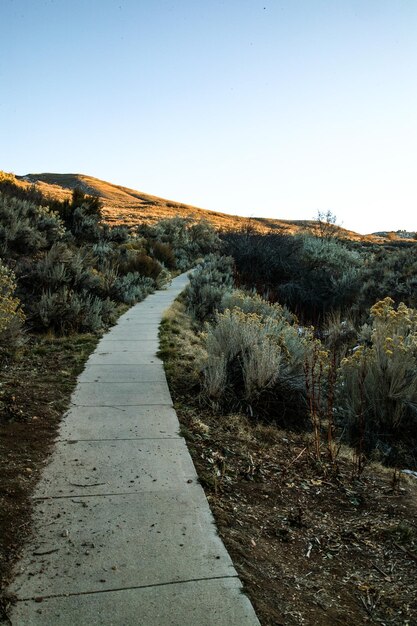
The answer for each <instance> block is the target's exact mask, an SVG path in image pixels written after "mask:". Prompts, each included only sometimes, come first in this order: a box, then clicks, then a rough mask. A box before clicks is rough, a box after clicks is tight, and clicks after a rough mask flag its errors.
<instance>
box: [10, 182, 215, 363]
mask: <svg viewBox="0 0 417 626" xmlns="http://www.w3.org/2000/svg"><path fill="white" fill-rule="evenodd" d="M219 244H220V240H219V238H218V236H217V235H216V233H215V232H214V230H213V229H212V228H211V226H210V225H208V224H207V223H201V224H200V223H194V222H192V220H187V219H179V218H173V219H172V220H163V221H162V222H161V223H160V224H156V225H154V226H152V227H147V226H142V227H139V228H138V229H137V230H136V231H132V230H129V229H128V228H126V227H123V226H117V227H113V228H110V227H109V226H108V225H107V224H105V223H104V222H103V221H102V208H101V202H100V200H99V199H98V198H97V197H94V196H89V195H86V194H85V193H84V192H83V191H82V190H80V189H78V188H77V189H75V190H74V191H73V194H72V199H71V200H69V199H65V200H61V201H58V200H52V199H50V198H46V197H44V196H43V195H42V193H40V191H39V190H38V189H37V188H36V187H30V188H24V189H23V188H21V187H19V185H17V183H16V180H15V179H14V177H13V176H12V175H11V174H4V173H3V174H2V176H1V178H0V257H1V258H2V259H3V264H4V272H10V271H13V272H14V276H15V283H10V280H12V279H11V278H9V279H8V280H9V282H8V291H7V292H5V293H4V294H3V295H2V296H1V297H2V298H3V300H4V307H6V306H7V307H10V304H11V302H12V300H11V298H12V297H13V298H14V300H13V303H14V306H15V309H16V311H17V310H19V311H22V314H21V319H23V315H24V316H25V318H26V326H27V328H29V329H30V330H31V331H34V332H46V331H50V330H51V331H53V332H55V333H58V334H62V335H65V334H68V333H71V332H96V331H98V330H100V329H102V328H105V327H106V326H108V325H109V324H111V323H112V322H114V320H115V317H116V315H117V311H118V308H119V307H120V305H121V304H128V305H131V304H134V303H135V302H138V301H139V300H141V299H143V298H144V297H145V296H146V294H148V293H150V292H151V291H153V290H154V289H155V288H156V287H158V286H161V285H162V284H164V283H165V282H167V281H168V280H169V278H170V272H175V271H182V270H184V269H187V268H188V267H190V266H191V265H192V264H193V263H194V262H195V261H196V259H197V258H198V257H201V256H203V255H205V254H207V253H209V252H211V251H215V250H217V249H218V247H219ZM4 276H5V275H4ZM10 276H11V274H10ZM2 277H3V274H2ZM4 280H6V279H5V278H4ZM12 284H13V290H12V291H13V293H11V285H12ZM5 288H6V287H5ZM13 319H17V313H16V315H15V316H14V318H13ZM12 325H13V328H14V331H13V332H14V334H15V335H16V333H18V325H17V323H16V321H13V322H12V320H11V319H10V320H9V322H8V329H9V330H8V332H9V334H10V333H11V327H12ZM6 343H8V345H9V346H11V343H10V341H9V340H8V341H7V342H6V341H4V342H2V346H3V348H2V350H3V352H4V351H5V348H4V346H5V345H6Z"/></svg>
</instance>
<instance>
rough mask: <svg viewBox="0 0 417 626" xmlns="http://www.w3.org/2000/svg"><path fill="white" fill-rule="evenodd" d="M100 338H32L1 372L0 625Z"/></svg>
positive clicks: (90, 336)
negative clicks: (49, 466)
mask: <svg viewBox="0 0 417 626" xmlns="http://www.w3.org/2000/svg"><path fill="white" fill-rule="evenodd" d="M97 340H98V337H95V336H93V335H82V336H81V335H80V336H73V337H71V338H61V339H59V338H54V337H31V338H30V339H29V340H28V342H27V343H26V345H25V346H24V348H23V349H22V350H21V353H20V354H19V355H18V357H17V359H16V360H15V361H14V362H13V363H10V364H9V365H7V364H4V365H3V366H2V370H1V385H0V622H1V621H2V619H4V620H6V623H7V619H6V613H7V608H8V606H9V604H10V601H11V600H12V599H11V598H9V597H7V596H6V594H5V588H6V586H7V583H8V581H9V579H10V575H11V570H12V567H13V564H14V563H15V561H16V559H17V558H18V556H19V554H20V551H21V548H22V545H23V543H24V541H25V539H26V538H27V536H28V534H29V533H30V524H31V502H30V495H31V493H32V491H33V489H34V487H35V485H36V483H37V481H38V478H39V473H40V471H41V469H42V467H43V466H44V464H45V462H46V460H47V458H48V455H49V454H50V452H51V449H52V445H53V442H54V439H55V437H56V433H57V428H58V425H59V422H60V419H61V416H62V414H63V413H64V411H65V409H66V408H67V406H68V402H69V398H70V395H71V392H72V390H73V388H74V385H75V381H76V377H77V375H78V373H79V372H80V371H82V369H83V366H84V363H85V361H86V359H87V358H88V355H89V354H90V352H91V351H92V350H93V349H94V347H95V345H96V343H97Z"/></svg>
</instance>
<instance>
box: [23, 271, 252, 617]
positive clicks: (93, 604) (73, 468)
mask: <svg viewBox="0 0 417 626" xmlns="http://www.w3.org/2000/svg"><path fill="white" fill-rule="evenodd" d="M186 284H187V276H186V275H185V274H183V275H181V276H178V277H177V278H176V279H175V280H174V281H173V282H172V284H171V286H170V287H169V288H168V289H166V290H164V291H158V292H156V293H155V294H153V295H151V296H149V297H148V298H146V300H144V301H143V302H141V303H139V304H137V305H136V306H134V307H133V308H131V309H130V310H129V311H128V312H127V313H126V314H125V315H123V316H122V317H121V318H120V319H119V322H118V324H117V325H116V326H114V327H113V328H112V329H111V331H110V332H109V333H108V334H107V335H105V336H104V337H103V339H102V340H101V341H100V343H99V345H98V346H97V348H96V351H95V352H94V353H93V354H92V355H91V357H90V359H89V361H88V362H87V365H86V368H85V370H84V372H83V373H82V375H81V376H80V377H79V379H78V384H77V388H76V390H75V392H74V394H73V396H72V399H71V401H72V405H71V409H70V410H69V411H68V413H67V414H66V416H65V418H64V421H63V423H62V427H61V431H60V438H59V440H58V442H57V445H56V449H55V452H54V454H53V455H52V459H51V462H50V463H49V465H48V466H47V467H46V468H45V470H44V473H43V476H42V479H41V481H40V483H39V485H38V488H37V491H36V492H35V494H34V534H33V538H32V540H31V541H30V542H29V544H28V545H27V547H26V549H25V553H24V555H23V558H22V560H21V561H20V562H19V564H18V568H17V576H16V580H15V582H14V584H13V586H12V589H11V591H12V592H13V593H15V594H16V595H17V597H18V602H17V604H16V606H15V608H14V610H13V613H12V615H11V621H12V624H13V626H30V625H36V626H61V625H65V626H75V625H77V626H84V625H89V626H92V625H97V626H109V625H117V626H165V625H171V626H255V625H257V624H259V622H258V620H257V618H256V615H255V613H254V611H253V608H252V605H251V604H250V602H249V600H248V599H247V598H246V596H245V595H243V593H242V592H241V583H240V581H239V579H238V576H237V573H236V571H235V569H234V567H233V564H232V562H231V559H230V557H229V555H228V553H227V552H226V549H225V547H224V546H223V543H222V542H221V540H220V538H219V537H218V535H217V532H216V528H215V526H214V522H213V518H212V515H211V512H210V509H209V506H208V503H207V500H206V498H205V495H204V492H203V490H202V488H201V486H200V485H199V484H198V480H197V475H196V472H195V469H194V466H193V463H192V461H191V457H190V455H189V452H188V450H187V447H186V445H185V441H184V439H183V438H182V437H181V436H180V435H179V423H178V419H177V416H176V413H175V411H174V409H173V406H172V400H171V396H170V393H169V389H168V386H167V382H166V378H165V373H164V369H163V365H162V362H161V361H160V360H159V359H158V358H157V356H156V353H157V350H158V347H159V342H158V327H159V323H160V320H161V317H162V313H163V311H164V310H165V309H167V308H168V307H169V305H170V304H171V302H172V301H173V300H174V299H175V297H176V296H177V295H178V294H179V293H180V292H181V291H182V289H183V288H184V287H185V285H186Z"/></svg>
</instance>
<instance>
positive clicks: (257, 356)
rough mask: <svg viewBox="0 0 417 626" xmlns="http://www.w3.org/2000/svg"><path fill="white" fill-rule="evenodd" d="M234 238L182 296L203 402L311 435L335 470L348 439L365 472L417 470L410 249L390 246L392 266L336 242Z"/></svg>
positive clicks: (377, 255)
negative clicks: (374, 467) (196, 350)
mask: <svg viewBox="0 0 417 626" xmlns="http://www.w3.org/2000/svg"><path fill="white" fill-rule="evenodd" d="M225 242H226V251H227V252H228V253H229V255H230V256H227V257H225V256H219V255H212V256H210V257H207V258H206V260H205V261H204V263H202V264H201V265H200V266H199V267H198V268H197V269H196V271H195V272H194V273H193V276H191V278H190V286H189V287H188V289H187V290H186V292H185V294H184V298H185V303H186V310H187V312H188V314H189V315H190V316H191V319H192V320H193V324H194V329H195V332H196V336H197V337H199V340H200V341H201V342H202V343H201V345H202V347H203V350H204V355H205V356H204V357H203V358H200V359H199V360H198V362H196V364H195V367H196V371H197V372H198V376H197V379H198V393H197V394H196V396H198V398H199V401H200V403H203V404H205V405H210V406H211V407H212V408H213V410H215V411H216V412H217V413H220V414H230V413H234V412H236V411H238V412H242V413H243V414H245V415H248V416H250V417H251V418H252V419H255V420H259V419H262V420H264V421H265V422H266V423H269V424H275V425H277V426H279V427H285V428H290V429H293V430H300V429H304V430H307V431H309V432H311V433H312V434H313V441H314V443H313V444H312V445H313V449H314V453H315V455H316V457H317V459H318V460H319V461H320V462H321V461H322V460H323V459H324V458H328V459H329V460H330V462H331V464H332V465H333V466H334V464H335V457H336V456H337V450H338V448H339V446H340V443H341V442H345V443H348V444H349V445H351V446H352V447H353V449H354V450H355V452H356V459H357V468H356V470H357V471H358V472H361V471H362V469H363V466H364V462H365V458H374V459H379V460H382V461H383V462H385V463H388V464H394V465H396V464H401V465H402V466H403V467H409V468H412V469H414V468H416V466H417V454H416V451H417V421H416V419H417V386H416V380H417V360H416V355H417V352H416V345H417V344H416V332H417V331H416V328H417V327H416V319H417V310H415V309H414V308H413V306H412V305H413V298H414V291H413V289H412V285H413V280H414V275H413V270H412V268H413V261H412V260H411V261H410V260H409V261H408V263H403V260H404V259H405V251H404V249H402V248H401V247H400V248H398V247H394V248H392V247H390V248H388V250H386V251H385V254H386V255H388V258H389V261H387V260H385V258H384V257H383V256H382V252H381V251H380V250H375V248H373V247H372V248H370V249H369V248H368V247H366V246H365V247H364V248H361V247H358V246H355V247H352V246H349V245H347V244H346V243H345V242H343V243H342V242H339V241H338V240H337V239H336V238H335V237H333V236H331V237H330V236H323V237H311V236H309V235H303V236H300V237H286V236H275V235H268V236H261V235H258V234H256V233H255V234H253V233H248V232H246V233H242V234H239V233H237V234H230V233H229V234H227V235H226V236H225ZM412 250H414V248H412ZM409 253H410V250H408V255H409V256H412V255H410V254H409ZM390 255H391V256H390ZM375 265H377V266H378V267H379V273H378V272H377V278H378V279H379V282H378V284H377V283H376V282H375V283H372V285H371V279H370V276H371V274H370V271H371V270H370V267H372V266H375ZM386 267H391V268H396V272H397V273H396V274H395V272H394V270H390V271H386ZM384 268H385V269H384ZM400 271H402V272H403V276H401V275H400ZM393 275H395V276H397V279H398V278H399V280H398V284H397V289H396V291H394V293H393V295H394V297H393V298H390V297H389V296H388V295H387V294H388V293H389V292H390V289H391V284H392V282H393V280H394V279H393ZM236 283H237V285H239V286H240V289H237V288H236ZM260 294H262V295H260ZM370 294H372V298H373V296H375V295H376V296H377V300H376V301H375V300H373V301H372V302H371V303H370V298H371V296H370ZM402 296H405V297H404V300H405V301H406V302H402V301H401V300H400V298H401V297H402ZM378 298H379V299H378Z"/></svg>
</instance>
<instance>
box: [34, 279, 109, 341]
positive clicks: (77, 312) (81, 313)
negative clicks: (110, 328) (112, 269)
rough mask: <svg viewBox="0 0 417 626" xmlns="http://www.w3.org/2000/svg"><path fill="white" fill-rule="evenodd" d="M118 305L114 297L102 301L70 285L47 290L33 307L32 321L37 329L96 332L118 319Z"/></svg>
mask: <svg viewBox="0 0 417 626" xmlns="http://www.w3.org/2000/svg"><path fill="white" fill-rule="evenodd" d="M115 313H116V307H115V304H114V303H113V302H111V300H110V299H106V300H101V299H100V298H98V297H97V296H94V295H93V294H91V293H88V292H87V291H83V292H80V293H77V292H74V291H72V290H71V289H68V288H67V287H63V288H61V289H59V290H57V291H54V292H51V291H43V292H42V294H41V296H40V299H39V300H38V301H36V302H33V303H32V305H31V307H30V316H29V320H30V322H31V324H32V326H33V327H34V328H35V329H37V330H43V331H45V330H49V329H52V330H54V331H55V332H57V333H59V334H62V335H66V334H69V333H73V332H96V331H98V330H100V329H102V328H103V327H105V326H107V325H109V324H111V323H112V322H114V320H115Z"/></svg>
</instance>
